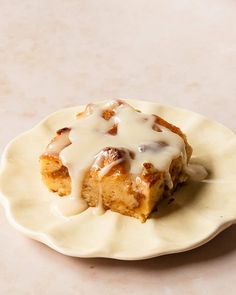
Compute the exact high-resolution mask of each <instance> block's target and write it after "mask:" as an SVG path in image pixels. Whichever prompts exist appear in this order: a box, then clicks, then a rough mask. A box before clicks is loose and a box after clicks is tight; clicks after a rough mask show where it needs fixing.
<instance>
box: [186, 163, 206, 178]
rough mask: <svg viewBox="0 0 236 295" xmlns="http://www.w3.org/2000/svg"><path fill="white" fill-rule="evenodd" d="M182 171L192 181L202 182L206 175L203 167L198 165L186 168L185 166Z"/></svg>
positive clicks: (189, 165)
mask: <svg viewBox="0 0 236 295" xmlns="http://www.w3.org/2000/svg"><path fill="white" fill-rule="evenodd" d="M184 171H185V173H186V174H187V175H188V176H189V177H190V179H191V180H193V181H202V180H203V179H205V178H206V177H207V175H208V173H207V170H206V169H205V167H203V166H202V165H200V164H188V166H185V168H184Z"/></svg>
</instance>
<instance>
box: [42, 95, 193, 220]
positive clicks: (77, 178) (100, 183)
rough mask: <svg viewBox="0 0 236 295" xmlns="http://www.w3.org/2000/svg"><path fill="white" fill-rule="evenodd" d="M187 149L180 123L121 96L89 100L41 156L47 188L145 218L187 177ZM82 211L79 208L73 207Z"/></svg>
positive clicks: (105, 208)
mask: <svg viewBox="0 0 236 295" xmlns="http://www.w3.org/2000/svg"><path fill="white" fill-rule="evenodd" d="M191 154H192V148H191V147H190V145H189V144H188V142H187V140H186V136H185V135H184V134H183V133H182V132H181V130H180V129H179V128H177V127H176V126H174V125H172V124H170V123H168V122H167V121H165V120H164V119H162V118H160V117H158V116H157V115H147V114H143V113H141V112H140V111H138V110H135V109H134V108H132V107H131V106H130V105H128V104H127V103H125V102H124V101H121V100H117V101H112V102H110V103H105V104H99V105H92V104H89V105H88V106H87V107H86V109H85V110H84V112H82V113H79V114H77V117H76V119H75V124H74V125H73V126H68V127H66V128H63V129H60V130H59V131H57V135H56V136H55V137H54V138H53V139H52V141H51V142H50V143H49V145H48V146H47V148H46V150H45V152H44V153H43V154H42V155H41V157H40V166H41V174H42V178H43V181H44V183H45V184H46V186H47V187H48V188H49V190H51V191H53V192H55V193H57V194H58V196H61V197H63V198H70V199H76V198H77V199H79V200H80V201H83V202H84V203H85V204H86V206H83V210H84V208H86V207H87V206H88V207H95V208H97V212H100V213H102V211H103V210H107V209H110V210H112V211H115V212H119V213H121V214H123V215H128V216H132V217H136V218H139V219H140V220H141V221H142V222H145V221H146V219H147V218H148V217H149V215H150V214H151V212H152V211H153V210H155V209H156V207H157V205H158V203H159V201H160V200H161V199H162V198H163V197H165V196H169V195H171V194H172V193H173V192H174V190H175V189H176V187H177V185H178V184H179V183H182V182H184V181H186V179H187V175H186V173H185V167H186V166H187V164H188V162H189V159H190V157H191ZM79 211H82V210H78V212H79Z"/></svg>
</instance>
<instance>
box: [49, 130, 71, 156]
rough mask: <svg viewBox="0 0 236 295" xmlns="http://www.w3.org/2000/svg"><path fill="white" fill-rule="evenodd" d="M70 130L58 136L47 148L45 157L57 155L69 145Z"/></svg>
mask: <svg viewBox="0 0 236 295" xmlns="http://www.w3.org/2000/svg"><path fill="white" fill-rule="evenodd" d="M69 132H70V130H66V131H64V132H62V133H61V134H60V135H58V136H57V137H56V138H55V139H54V140H53V141H52V142H51V143H50V144H49V145H48V146H47V149H46V151H45V153H44V154H45V155H58V154H59V153H60V152H61V151H62V150H63V149H64V148H65V147H66V146H68V145H69V144H70V139H69Z"/></svg>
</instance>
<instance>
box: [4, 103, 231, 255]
mask: <svg viewBox="0 0 236 295" xmlns="http://www.w3.org/2000/svg"><path fill="white" fill-rule="evenodd" d="M128 103H130V104H131V105H133V106H134V107H136V108H138V109H140V110H142V111H143V112H146V113H156V114H158V115H160V116H162V117H164V118H165V119H166V120H169V121H170V122H173V123H174V124H176V125H177V126H179V127H180V128H181V129H182V130H183V131H184V132H185V133H186V134H187V137H188V140H189V142H190V144H191V145H192V147H193V150H194V154H193V156H194V157H193V162H197V163H201V164H203V165H204V166H205V167H206V168H207V169H208V171H209V176H208V179H206V180H204V181H202V182H192V181H190V182H188V183H187V184H186V185H184V186H183V187H182V188H181V189H180V190H179V191H178V192H177V193H175V195H174V197H175V201H174V202H172V203H170V204H168V202H163V203H162V204H161V206H160V209H159V210H158V211H157V212H156V213H154V214H153V215H152V217H151V218H150V219H148V220H147V222H146V223H144V224H142V223H140V221H139V220H137V219H134V218H131V217H126V216H122V215H120V214H117V213H114V212H111V211H107V212H106V213H105V214H104V215H102V216H95V215H93V213H92V211H91V210H90V209H88V210H86V211H84V212H83V213H81V214H79V215H77V216H73V217H70V218H64V217H61V216H58V215H56V214H54V213H53V210H52V200H53V199H55V198H57V197H56V196H55V195H54V194H53V193H50V192H48V190H47V188H46V187H45V186H44V185H43V183H42V181H41V176H40V173H39V161H38V158H39V155H40V154H41V153H42V152H43V150H44V148H45V146H46V145H47V143H48V142H49V140H50V139H51V138H52V137H53V136H54V134H55V131H56V130H57V129H59V128H62V127H64V126H70V122H72V121H73V120H74V118H75V115H76V113H77V112H79V111H82V110H83V108H84V106H79V107H74V108H68V109H63V110H61V111H58V112H56V113H54V114H52V115H50V116H49V117H47V118H46V119H45V120H43V121H42V122H41V123H39V124H38V125H37V126H35V127H34V128H33V129H31V130H30V131H28V132H26V133H24V134H22V135H20V136H18V137H17V138H15V139H14V140H13V141H12V142H11V143H10V144H9V145H8V146H7V148H6V149H5V152H4V155H3V157H2V164H1V175H0V188H1V197H2V198H1V200H2V203H3V204H4V207H5V209H6V212H7V218H8V219H9V221H10V222H11V224H12V225H14V226H15V227H16V228H18V229H19V230H20V231H22V232H23V233H24V234H26V235H27V236H29V237H31V238H33V239H36V240H38V241H41V242H43V243H45V244H47V245H48V246H49V247H51V248H53V249H55V250H57V251H58V252H61V253H63V254H66V255H71V256H77V257H110V258H116V259H124V260H135V259H144V258H150V257H154V256H159V255H163V254H168V253H175V252H181V251H185V250H189V249H192V248H195V247H197V246H199V245H201V244H203V243H205V242H207V241H208V240H210V239H211V238H213V237H214V236H215V235H216V234H217V233H219V232H220V231H222V230H223V229H225V228H226V227H228V226H229V225H230V224H232V223H234V222H235V220H236V152H235V151H236V136H235V134H234V133H233V132H232V131H230V130H228V129H227V128H225V127H224V126H222V125H220V124H218V123H216V122H213V121H210V120H209V119H207V118H205V117H202V116H200V115H198V114H195V113H192V112H189V111H186V110H182V109H177V108H173V107H167V106H163V105H159V104H156V103H148V102H144V101H135V100H130V101H128Z"/></svg>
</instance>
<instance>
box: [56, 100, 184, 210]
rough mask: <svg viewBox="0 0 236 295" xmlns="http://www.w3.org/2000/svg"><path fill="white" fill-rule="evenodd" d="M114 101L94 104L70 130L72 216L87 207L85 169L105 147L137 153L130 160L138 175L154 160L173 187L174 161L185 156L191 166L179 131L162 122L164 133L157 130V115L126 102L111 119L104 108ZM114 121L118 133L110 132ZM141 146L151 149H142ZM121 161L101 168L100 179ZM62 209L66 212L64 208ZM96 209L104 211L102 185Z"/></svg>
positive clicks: (66, 157) (64, 156)
mask: <svg viewBox="0 0 236 295" xmlns="http://www.w3.org/2000/svg"><path fill="white" fill-rule="evenodd" d="M112 104H114V102H112V103H109V105H108V104H106V105H102V106H101V105H100V106H98V105H93V108H92V113H91V114H87V116H84V117H83V116H82V117H81V118H79V119H78V120H77V121H76V122H75V123H74V125H72V126H71V131H70V133H69V141H70V142H71V144H70V145H69V146H67V147H66V148H64V149H63V150H62V151H61V153H60V158H61V160H62V162H63V164H64V165H65V166H66V167H67V168H68V171H69V174H70V177H71V184H72V193H71V196H70V197H69V198H68V197H67V198H65V199H67V205H66V208H69V207H70V204H71V207H73V206H74V205H75V203H76V206H75V207H76V208H75V207H73V208H72V210H71V212H69V211H70V210H69V209H68V210H67V209H66V210H67V213H68V214H70V215H73V214H77V213H79V212H82V211H83V210H85V209H86V208H87V204H86V202H85V201H84V200H83V199H82V197H81V189H82V182H83V176H84V171H85V169H86V168H88V167H90V166H91V165H92V164H93V162H94V158H95V157H96V156H97V153H98V151H101V150H102V149H104V148H105V147H113V148H119V149H120V147H124V148H125V149H126V150H129V151H131V152H132V153H134V155H135V157H134V159H131V158H130V159H129V161H130V171H129V172H130V173H132V174H136V175H138V174H139V173H140V172H141V170H142V169H143V164H144V163H152V164H153V165H154V167H155V168H156V169H158V170H160V171H165V172H166V173H165V174H166V180H167V184H168V186H169V187H170V188H171V187H172V186H173V183H172V180H171V177H170V175H169V167H170V164H171V162H172V160H173V159H175V158H178V157H179V156H181V157H182V160H183V164H184V165H185V166H186V165H187V158H186V151H185V143H184V141H183V139H182V138H181V137H180V136H179V135H178V134H176V133H174V132H171V131H170V130H169V129H167V128H165V127H163V126H161V125H158V127H159V128H160V130H161V132H157V131H155V130H153V128H152V127H153V125H154V123H155V122H154V121H155V117H154V116H152V115H146V114H142V113H139V112H137V111H135V110H134V109H133V108H132V107H131V106H129V105H127V104H125V103H124V104H121V105H120V106H118V107H117V108H116V109H115V114H114V116H113V117H111V118H110V120H108V121H107V120H105V119H104V118H102V111H103V110H104V109H107V108H108V107H110V106H112ZM114 124H117V125H118V130H117V134H116V135H110V134H109V133H108V131H109V130H110V129H111V128H112V127H113V125H114ZM162 143H164V144H162ZM141 145H144V146H146V147H147V148H146V149H144V150H143V151H142V149H140V146H141ZM55 149H56V148H55ZM120 162H121V160H120V159H119V160H117V161H114V162H112V163H111V164H109V165H106V166H105V167H103V168H101V169H100V171H99V177H100V179H101V178H102V177H103V176H104V175H106V174H107V173H108V172H109V170H110V169H111V168H112V167H114V166H115V165H117V164H119V163H120ZM94 165H95V166H96V165H98V158H96V160H95V162H94ZM98 168H99V167H98ZM65 202H66V201H65ZM62 210H63V211H64V209H62ZM95 211H96V212H97V213H98V214H101V213H103V211H104V209H103V205H102V187H101V185H100V187H99V200H98V206H97V209H96V210H95Z"/></svg>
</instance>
